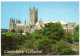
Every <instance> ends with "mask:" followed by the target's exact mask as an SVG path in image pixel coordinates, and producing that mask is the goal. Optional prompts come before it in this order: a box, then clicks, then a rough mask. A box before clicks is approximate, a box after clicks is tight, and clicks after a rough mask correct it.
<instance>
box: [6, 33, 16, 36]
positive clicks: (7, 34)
mask: <svg viewBox="0 0 80 56" xmlns="http://www.w3.org/2000/svg"><path fill="white" fill-rule="evenodd" d="M14 35H15V33H13V32H6V36H14Z"/></svg>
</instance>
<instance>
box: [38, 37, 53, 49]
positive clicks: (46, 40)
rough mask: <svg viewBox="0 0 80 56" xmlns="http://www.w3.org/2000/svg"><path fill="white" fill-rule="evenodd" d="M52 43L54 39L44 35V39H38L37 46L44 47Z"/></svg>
mask: <svg viewBox="0 0 80 56" xmlns="http://www.w3.org/2000/svg"><path fill="white" fill-rule="evenodd" d="M51 43H52V40H51V39H49V38H48V37H47V36H43V37H42V39H39V40H38V44H37V48H38V49H43V48H44V46H50V45H51Z"/></svg>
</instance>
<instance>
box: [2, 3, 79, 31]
mask: <svg viewBox="0 0 80 56" xmlns="http://www.w3.org/2000/svg"><path fill="white" fill-rule="evenodd" d="M30 7H31V9H33V7H35V9H36V8H38V21H39V20H40V18H41V19H42V20H43V21H66V22H76V25H77V24H79V2H1V28H2V29H9V22H10V18H14V19H15V20H16V19H20V20H21V22H22V23H24V22H25V19H26V21H28V22H29V19H30V14H29V10H30Z"/></svg>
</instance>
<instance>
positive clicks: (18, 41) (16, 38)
mask: <svg viewBox="0 0 80 56" xmlns="http://www.w3.org/2000/svg"><path fill="white" fill-rule="evenodd" d="M13 39H14V45H15V46H16V45H21V44H23V42H24V38H23V36H22V35H15V36H14V37H13Z"/></svg>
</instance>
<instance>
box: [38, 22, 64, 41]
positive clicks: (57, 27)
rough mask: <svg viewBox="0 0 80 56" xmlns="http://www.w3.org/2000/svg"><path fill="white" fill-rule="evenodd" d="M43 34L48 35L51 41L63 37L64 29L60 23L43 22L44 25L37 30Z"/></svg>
mask: <svg viewBox="0 0 80 56" xmlns="http://www.w3.org/2000/svg"><path fill="white" fill-rule="evenodd" d="M39 34H42V35H43V36H48V37H49V38H50V39H53V42H56V41H59V40H60V39H62V38H64V30H63V28H62V26H61V24H60V22H58V23H52V22H50V23H48V24H45V27H43V29H42V30H41V31H40V32H39Z"/></svg>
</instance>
